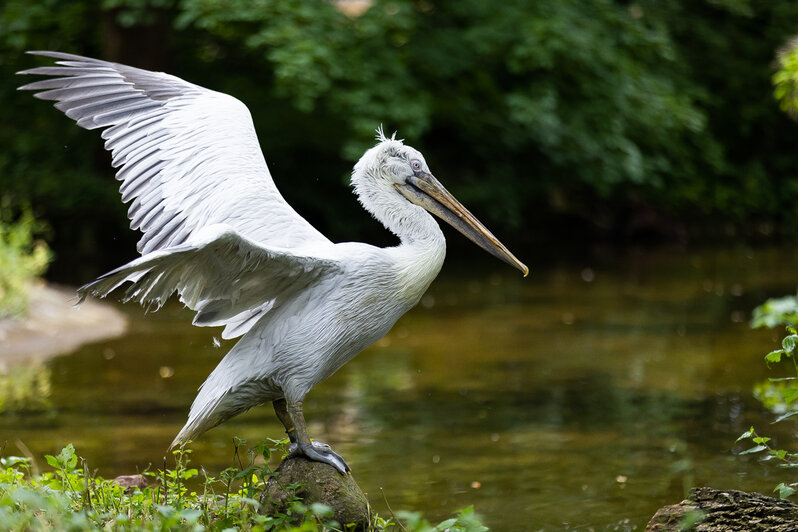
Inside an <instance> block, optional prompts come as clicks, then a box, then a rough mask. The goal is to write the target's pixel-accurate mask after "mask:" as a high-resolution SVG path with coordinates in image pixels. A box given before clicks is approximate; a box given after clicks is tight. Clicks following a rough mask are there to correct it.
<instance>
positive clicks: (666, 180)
mask: <svg viewBox="0 0 798 532" xmlns="http://www.w3.org/2000/svg"><path fill="white" fill-rule="evenodd" d="M346 7H347V2H346V1H345V0H338V1H329V2H303V1H300V0H225V1H217V0H104V1H103V2H99V3H96V2H87V1H86V0H58V1H56V0H44V1H37V2H33V1H32V0H10V1H9V2H6V3H4V4H2V5H1V6H0V25H2V27H3V28H4V31H3V32H2V34H0V68H2V69H3V73H4V75H3V76H2V78H0V104H2V105H0V124H2V126H0V145H2V146H3V148H2V149H1V150H0V189H2V190H3V191H4V192H6V193H9V192H10V193H13V194H15V195H17V196H20V197H26V198H30V199H31V200H32V201H33V202H34V203H35V204H36V205H37V206H41V207H42V208H44V209H45V211H46V214H47V216H48V217H49V218H50V219H52V220H55V221H61V222H64V223H67V224H68V228H71V229H70V230H71V231H72V233H71V236H70V238H71V239H72V240H73V241H74V240H77V239H79V237H80V235H82V234H84V233H85V231H86V228H85V226H86V225H87V224H86V223H85V220H89V219H93V220H98V219H99V220H116V222H114V223H113V224H110V226H109V225H106V226H105V227H110V228H107V229H104V230H105V231H108V232H110V231H112V230H114V231H116V230H117V229H118V230H119V231H121V230H122V229H121V228H122V225H123V223H122V222H123V218H122V217H121V214H120V213H121V212H122V207H121V206H119V205H118V200H117V199H116V194H115V191H114V188H115V185H114V182H113V180H111V179H110V178H109V174H110V173H111V172H110V170H109V169H108V167H107V162H108V158H107V156H105V155H104V154H103V152H102V150H101V149H100V147H99V146H100V144H99V141H98V140H97V139H96V138H94V137H96V135H93V134H91V133H86V132H82V131H80V130H78V128H75V127H74V126H73V125H71V124H69V121H68V120H65V119H63V118H62V117H58V116H56V114H55V113H54V112H53V111H52V110H50V109H48V108H47V107H48V106H47V105H43V104H42V103H41V102H35V101H33V100H32V99H31V98H30V96H29V95H26V94H19V93H15V92H14V88H15V86H16V85H18V84H19V83H20V80H19V79H18V78H16V77H15V76H13V75H12V72H13V71H14V70H18V69H21V68H26V67H30V66H32V65H34V64H38V63H37V61H36V60H35V59H34V58H30V57H25V56H23V52H24V51H25V50H27V49H42V48H45V49H56V50H62V51H70V52H75V53H81V54H87V55H94V56H102V57H106V58H110V59H112V60H118V61H124V62H129V63H132V64H135V65H139V66H143V67H146V68H155V69H158V70H167V71H169V72H172V73H175V74H177V75H180V76H182V77H185V78H187V79H189V80H191V81H194V82H196V83H199V84H202V85H205V86H208V87H210V88H213V89H216V90H220V91H224V92H229V93H231V94H233V95H235V96H237V97H238V98H239V99H241V100H242V101H244V102H245V103H246V104H247V105H248V106H249V107H250V109H251V111H252V113H253V117H254V119H255V123H256V127H257V128H258V132H259V136H260V139H261V143H262V145H263V146H264V150H265V152H266V156H267V159H268V160H269V162H270V165H271V167H272V170H273V173H274V175H275V178H276V180H277V183H278V186H279V187H280V189H281V190H283V191H284V193H285V195H286V196H287V197H288V198H289V200H290V201H291V202H292V203H294V204H296V205H297V206H298V208H299V210H300V212H301V213H302V214H304V215H306V216H307V217H309V218H310V219H311V221H312V222H313V223H315V224H318V225H320V226H321V227H322V228H323V229H324V230H325V231H327V232H328V233H329V234H330V235H331V236H332V237H333V238H358V237H363V236H366V237H368V236H369V235H370V234H371V236H373V235H374V234H378V231H377V230H376V229H374V228H373V227H372V225H370V224H369V223H367V218H366V217H365V216H364V215H363V214H362V213H359V212H357V208H356V206H355V204H354V202H352V200H351V198H350V197H349V195H348V194H349V193H348V191H347V190H346V187H345V186H343V184H344V183H345V181H346V179H347V174H348V172H349V171H350V169H351V164H352V162H353V161H354V160H356V159H357V157H358V156H359V155H360V154H361V153H362V151H363V150H364V148H366V147H368V146H369V145H370V144H371V143H372V142H373V130H374V128H375V127H377V126H378V125H379V124H384V125H385V127H386V128H387V129H389V130H393V129H396V130H398V131H399V136H400V137H403V138H406V139H407V140H408V142H409V143H411V144H413V145H414V146H416V147H419V148H421V149H422V150H423V151H424V152H425V153H426V154H427V157H428V159H429V160H430V162H431V164H432V167H433V169H434V170H435V171H436V173H437V174H438V175H439V177H440V178H441V179H442V180H443V181H444V182H445V183H447V184H448V185H449V187H450V188H451V189H452V190H453V191H454V192H455V193H456V194H457V195H458V196H460V197H461V198H462V199H463V201H464V202H466V203H467V204H469V205H470V206H471V207H473V210H474V211H476V212H477V213H478V214H480V215H481V216H482V217H484V218H486V219H487V221H488V222H489V223H490V224H491V225H492V226H494V227H496V228H497V231H498V232H500V233H502V234H507V232H508V231H513V230H515V236H510V238H509V240H510V241H513V240H515V241H527V242H531V241H532V240H534V238H535V237H534V235H533V234H530V232H529V231H528V230H524V229H523V227H526V226H529V225H530V224H536V223H541V222H552V221H555V222H563V221H565V220H568V219H573V220H576V221H577V223H578V224H579V225H578V227H582V228H588V229H589V228H591V227H594V228H595V227H606V228H610V229H611V230H616V231H617V230H619V229H623V228H624V227H628V226H629V224H630V223H631V221H633V218H634V216H635V214H636V213H640V212H654V213H659V214H658V215H657V216H655V218H657V217H659V218H660V219H664V220H676V219H681V220H682V222H680V223H681V224H682V225H686V223H685V222H684V220H696V221H699V220H700V221H702V222H703V221H709V222H711V224H710V225H712V224H714V225H719V226H723V225H727V224H728V223H734V224H737V225H738V226H740V227H750V226H753V225H755V224H757V223H759V222H768V224H769V226H773V225H776V226H778V227H781V228H783V230H785V231H794V230H796V229H798V228H796V227H790V226H789V220H790V219H794V217H789V216H784V215H783V213H784V212H785V209H789V207H790V205H789V197H790V196H791V194H790V193H791V192H798V180H796V177H795V176H796V172H798V160H796V158H795V157H794V156H793V150H792V139H793V138H795V133H796V126H795V125H794V124H793V123H792V122H790V120H789V119H788V118H786V117H784V116H782V114H781V113H779V111H778V108H777V105H776V104H775V103H774V102H773V100H772V98H771V96H770V89H769V83H770V80H769V78H770V75H771V73H772V72H771V68H772V67H771V64H772V61H773V58H774V56H775V51H776V49H777V48H778V47H779V46H781V45H782V43H783V42H785V41H786V40H787V39H788V38H789V37H790V36H791V35H792V34H794V33H796V30H798V5H796V4H795V3H794V2H791V1H789V0H774V1H773V2H753V1H748V0H699V1H692V0H690V1H688V0H677V1H674V2H667V3H663V2H657V1H654V0H640V1H637V2H627V1H620V0H596V1H593V2H581V1H577V0H539V1H535V2H532V1H530V0H507V1H506V2H500V3H491V2H482V1H480V0H459V1H457V2H452V1H441V0H373V1H372V2H370V3H369V4H367V7H368V9H365V11H362V12H359V13H354V12H353V11H352V10H350V9H346ZM74 213H81V220H78V221H74V224H75V225H74V227H73V226H72V225H69V224H70V223H73V218H74V216H75V214H74ZM56 225H57V226H58V225H59V224H57V223H56ZM358 227H359V228H360V230H358V229H357V228H358ZM702 227H703V224H702ZM353 228H354V229H353ZM688 229H690V228H689V227H688ZM563 230H568V228H565V229H563ZM98 231H99V232H101V231H102V230H95V231H94V232H93V233H92V234H91V235H89V237H86V238H87V239H88V240H89V241H91V240H92V238H93V239H94V240H97V239H98V238H100V237H101V235H98V234H97V233H98ZM364 233H365V235H364ZM133 239H134V237H133V236H131V237H130V241H132V240H133Z"/></svg>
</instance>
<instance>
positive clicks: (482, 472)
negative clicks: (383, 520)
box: [0, 248, 797, 531]
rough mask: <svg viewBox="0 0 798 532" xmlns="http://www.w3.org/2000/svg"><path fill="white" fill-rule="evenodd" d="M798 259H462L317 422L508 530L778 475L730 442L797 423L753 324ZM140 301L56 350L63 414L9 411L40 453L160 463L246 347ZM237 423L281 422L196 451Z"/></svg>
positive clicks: (592, 521) (365, 459) (781, 476)
mask: <svg viewBox="0 0 798 532" xmlns="http://www.w3.org/2000/svg"><path fill="white" fill-rule="evenodd" d="M796 258H797V257H796V253H795V252H794V251H792V250H775V249H769V250H751V249H747V248H737V249H731V250H730V249H724V250H717V251H710V252H690V253H687V252H683V251H678V250H675V251H674V250H670V251H659V252H653V253H627V254H623V255H621V254H616V253H598V254H596V255H595V256H594V258H593V259H591V260H590V261H579V262H576V263H568V264H553V265H550V266H548V267H538V268H537V270H536V271H535V272H533V276H531V277H530V278H529V279H526V280H523V279H521V278H520V276H516V275H514V274H513V272H511V271H508V272H506V274H505V272H504V271H502V272H501V273H488V274H479V273H475V271H474V269H473V268H470V270H469V271H468V272H463V273H462V274H460V273H458V272H457V271H454V272H453V271H452V268H454V270H456V265H452V266H451V267H450V268H449V269H448V270H447V272H446V274H445V275H444V276H443V277H442V278H441V279H439V280H438V281H437V282H436V283H435V284H434V285H433V287H432V289H431V290H430V292H429V294H428V295H427V296H425V298H424V300H423V302H422V305H420V306H419V307H418V308H417V309H415V310H414V311H412V312H411V313H410V314H409V315H407V316H406V317H404V318H403V319H402V320H400V322H399V323H398V324H397V326H396V327H395V328H394V330H393V331H391V333H390V334H389V335H388V337H386V339H384V340H383V341H381V342H379V343H378V344H377V345H376V346H373V347H372V348H370V349H369V350H367V351H366V352H364V353H363V354H361V355H360V356H359V357H357V358H356V359H355V360H353V361H352V362H351V363H350V364H348V365H347V366H346V367H345V368H344V369H343V370H341V371H340V372H339V373H338V374H336V375H335V376H333V377H332V378H331V379H330V380H329V381H327V382H325V383H322V384H321V385H319V386H317V387H316V388H314V390H313V391H312V392H311V393H310V395H309V397H308V398H307V402H306V406H305V411H306V413H307V417H308V422H309V423H310V425H311V426H310V432H311V433H312V434H314V435H316V436H317V437H318V438H319V439H322V440H328V441H330V442H332V443H334V445H335V447H336V450H338V451H339V452H340V453H341V454H343V455H344V456H345V457H346V458H347V461H348V462H349V464H350V465H351V466H352V468H353V470H354V473H355V475H356V477H357V479H358V481H359V482H360V484H361V485H362V486H363V488H364V489H365V490H366V491H367V492H368V493H369V495H370V500H371V503H372V505H373V506H374V507H375V508H376V509H377V510H378V511H382V512H385V511H386V508H385V503H384V501H383V496H382V494H381V492H380V489H382V490H384V493H385V497H386V498H387V499H388V501H389V502H390V504H391V506H392V507H393V508H394V510H395V509H397V508H414V509H421V510H424V511H425V512H426V513H427V514H428V515H430V516H431V517H432V518H443V517H445V516H447V515H448V514H449V512H451V511H452V510H455V509H457V508H460V507H464V506H467V505H469V504H474V505H475V506H476V507H477V509H478V511H480V512H481V513H482V514H483V515H485V516H486V519H487V521H488V524H490V525H491V526H492V527H494V529H496V530H519V531H520V530H535V529H569V528H580V527H581V528H584V527H593V528H597V529H602V528H608V529H618V530H632V529H640V528H642V525H643V524H645V522H646V521H647V519H648V518H649V517H650V516H651V515H652V514H653V512H654V510H655V509H656V508H657V507H659V506H661V505H662V504H666V503H672V502H675V501H678V500H680V499H681V498H682V496H683V495H684V490H685V488H686V487H689V486H692V485H712V486H714V487H718V488H738V489H746V490H760V491H769V490H770V489H771V488H772V486H773V485H775V484H776V483H777V482H779V481H781V480H787V479H788V478H789V477H788V475H787V474H786V473H784V472H781V471H779V470H777V469H775V468H771V467H767V466H763V465H761V464H759V463H757V462H756V459H755V458H745V457H739V456H736V455H734V454H733V453H732V452H731V448H732V446H733V441H734V439H735V438H736V436H737V435H738V434H739V433H741V432H743V431H744V430H745V429H747V428H748V427H749V426H750V425H751V424H757V425H758V426H761V427H763V428H767V430H768V432H769V433H774V435H775V436H776V437H780V438H784V439H788V438H790V435H789V433H788V431H787V430H786V429H787V428H788V427H786V426H779V425H776V426H773V427H771V426H769V424H768V423H769V420H770V417H769V416H768V415H767V413H765V412H764V411H763V410H762V409H761V408H760V407H759V405H758V403H757V402H756V401H754V400H753V398H752V396H751V387H752V385H753V384H754V383H755V382H756V381H758V380H761V379H763V378H765V377H766V376H767V372H766V368H765V366H764V364H763V363H762V356H761V355H762V354H764V353H765V352H767V351H768V350H770V348H771V346H772V345H773V344H772V340H773V334H772V333H771V332H768V331H751V330H749V328H748V326H747V324H746V323H745V321H746V320H747V318H748V316H749V315H750V311H751V309H752V308H753V307H754V306H755V305H757V304H759V303H760V302H761V301H762V300H764V299H765V298H766V297H768V296H772V295H780V294H783V293H790V292H792V291H794V289H795V279H794V276H793V271H794V268H793V267H791V265H794V264H795V263H796ZM125 310H126V312H128V314H129V315H130V316H131V317H132V320H133V321H132V326H131V331H130V333H129V335H128V336H127V337H125V338H121V339H118V340H113V341H109V342H105V343H101V344H95V345H92V346H88V347H85V348H83V349H81V350H79V351H78V352H77V353H75V354H73V355H71V356H66V357H61V358H58V359H56V360H53V361H52V362H51V363H50V364H49V365H48V366H47V367H46V371H47V376H48V379H49V387H50V390H51V393H50V400H49V402H50V404H51V405H52V408H53V409H54V412H53V411H50V412H48V411H43V410H41V409H36V408H31V409H28V410H27V411H25V412H24V415H21V414H20V413H19V410H17V413H8V412H6V413H4V414H2V417H0V434H2V435H3V436H0V439H6V438H7V439H9V440H13V439H14V438H19V439H20V440H22V441H23V442H24V443H25V444H27V446H28V447H30V448H31V449H32V451H33V452H34V453H36V454H38V455H41V454H44V453H52V452H53V451H55V450H57V449H58V448H59V447H60V446H62V445H63V444H64V443H66V442H73V443H74V444H75V446H76V447H77V448H78V449H79V451H80V452H81V454H82V455H84V456H85V457H86V458H87V459H88V460H89V462H90V463H91V464H92V465H93V466H94V467H97V468H99V470H100V474H102V475H104V476H114V475H116V474H120V473H131V472H134V471H135V470H136V469H143V468H144V467H146V466H147V464H148V463H153V464H156V466H159V465H160V464H161V463H162V457H163V455H164V453H165V449H166V446H167V445H168V444H169V442H171V440H172V438H173V437H174V434H175V433H176V432H177V430H178V429H179V428H180V427H181V426H182V424H183V422H184V421H185V416H186V413H187V410H188V405H189V404H190V402H191V400H192V399H193V397H194V393H195V390H196V388H197V387H198V386H199V384H200V383H201V382H202V381H203V379H204V378H205V377H206V376H207V374H208V372H209V371H210V370H211V369H212V367H213V366H214V365H215V364H216V362H218V360H219V359H220V358H221V356H222V354H223V353H224V352H226V350H227V349H228V348H229V346H230V345H231V343H230V342H221V346H220V347H219V346H217V345H216V343H218V342H214V339H213V335H214V332H215V331H213V330H209V329H197V328H192V327H191V326H190V325H189V323H190V319H191V314H190V313H189V312H187V311H185V310H183V309H180V308H177V307H175V306H173V307H169V308H167V309H164V310H163V311H161V312H159V313H157V314H153V315H148V316H146V317H144V316H142V314H141V312H140V311H139V310H138V309H136V308H131V307H125ZM216 334H217V335H218V332H216ZM233 435H237V436H241V437H244V438H247V439H250V440H257V439H260V438H264V437H280V436H281V435H282V429H281V427H280V425H279V423H278V422H277V420H276V419H274V416H273V413H272V412H271V409H270V408H256V409H254V410H253V411H251V412H249V413H247V414H245V415H243V416H240V417H239V418H236V419H235V420H233V421H232V422H230V423H227V424H225V425H223V426H221V427H219V428H217V429H214V430H213V431H211V432H209V433H207V434H206V435H205V436H203V437H202V438H201V439H200V441H198V442H196V443H195V445H194V447H195V454H194V459H195V460H196V461H197V462H199V463H202V464H203V465H204V466H205V467H206V468H207V469H209V470H211V471H212V470H214V469H215V470H217V471H218V470H219V469H222V468H223V467H226V466H227V465H228V462H229V460H230V454H231V449H232V446H231V444H230V441H231V439H232V436H233ZM782 441H785V440H782ZM13 445H14V444H13V443H12V441H9V449H11V450H12V451H14V448H13Z"/></svg>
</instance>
